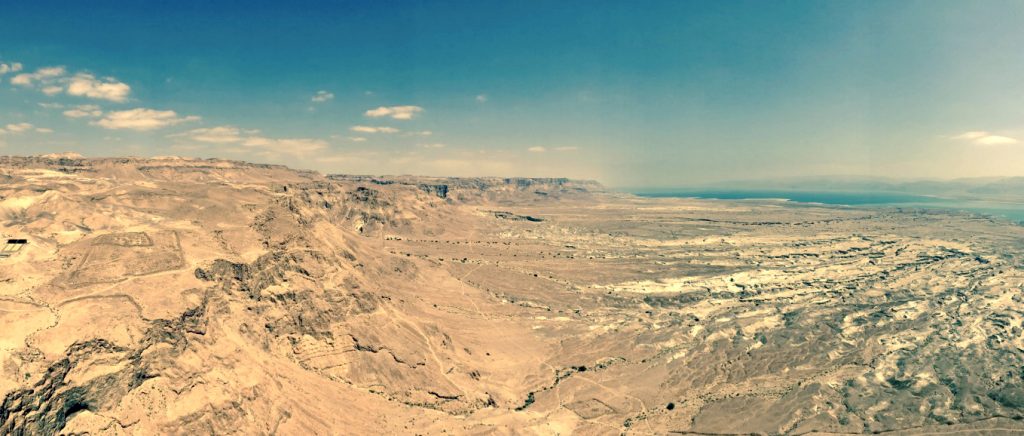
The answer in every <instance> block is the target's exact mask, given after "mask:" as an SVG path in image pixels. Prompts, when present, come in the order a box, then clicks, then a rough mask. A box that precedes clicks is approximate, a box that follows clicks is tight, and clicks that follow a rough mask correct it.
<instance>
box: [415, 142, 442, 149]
mask: <svg viewBox="0 0 1024 436" xmlns="http://www.w3.org/2000/svg"><path fill="white" fill-rule="evenodd" d="M420 147H423V148H444V147H445V145H444V144H440V143H434V144H420Z"/></svg>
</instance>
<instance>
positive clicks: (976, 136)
mask: <svg viewBox="0 0 1024 436" xmlns="http://www.w3.org/2000/svg"><path fill="white" fill-rule="evenodd" d="M950 139H954V140H958V141H968V142H970V143H972V144H974V145H1013V144H1017V143H1019V142H1020V141H1018V140H1017V139H1016V138H1011V137H1009V136H1001V135H993V134H991V133H989V132H985V131H981V130H975V131H970V132H964V133H961V134H959V135H956V136H952V137H950Z"/></svg>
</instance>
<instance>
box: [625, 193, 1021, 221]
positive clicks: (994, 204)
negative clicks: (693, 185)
mask: <svg viewBox="0 0 1024 436" xmlns="http://www.w3.org/2000/svg"><path fill="white" fill-rule="evenodd" d="M637 195H640V196H643V197H679V198H707V199H712V198H713V199H721V200H756V199H779V200H788V201H794V202H798V203H820V204H829V205H840V206H859V207H907V208H919V209H945V210H955V211H966V212H972V213H977V214H981V215H987V216H993V217H997V218H1005V219H1008V220H1010V221H1014V222H1017V223H1024V203H1014V202H1002V201H993V200H982V199H977V200H970V199H953V198H942V197H932V196H925V195H914V194H906V193H892V192H833V191H776V190H735V191H733V190H698V191H651V192H637Z"/></svg>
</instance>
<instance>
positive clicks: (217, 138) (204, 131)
mask: <svg viewBox="0 0 1024 436" xmlns="http://www.w3.org/2000/svg"><path fill="white" fill-rule="evenodd" d="M259 133H260V131H259V130H243V129H239V128H238V127H235V126H217V127H206V128H201V129H193V130H189V131H187V132H184V133H178V134H174V135H169V137H172V138H187V139H191V140H193V141H198V142H205V143H209V144H221V145H229V144H234V145H238V146H241V147H242V148H237V147H236V148H234V149H225V150H228V151H235V152H241V151H244V150H245V147H249V148H259V149H263V150H265V151H268V152H273V153H288V154H304V153H309V152H313V151H317V150H321V149H324V148H326V147H327V145H328V144H327V141H324V140H322V139H310V138H268V137H265V136H262V135H260V134H259Z"/></svg>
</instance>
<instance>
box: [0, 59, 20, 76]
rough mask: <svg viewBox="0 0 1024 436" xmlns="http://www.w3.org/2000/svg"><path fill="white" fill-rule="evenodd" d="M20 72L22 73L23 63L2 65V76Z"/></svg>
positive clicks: (0, 74) (0, 71)
mask: <svg viewBox="0 0 1024 436" xmlns="http://www.w3.org/2000/svg"><path fill="white" fill-rule="evenodd" d="M18 71H21V63H19V62H12V63H9V64H0V76H2V75H4V74H7V73H17V72H18Z"/></svg>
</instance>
